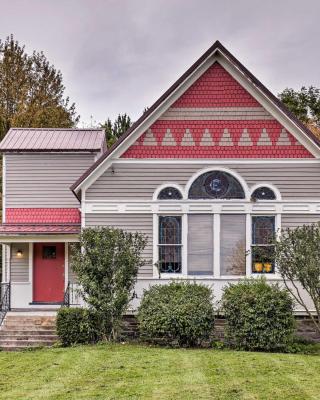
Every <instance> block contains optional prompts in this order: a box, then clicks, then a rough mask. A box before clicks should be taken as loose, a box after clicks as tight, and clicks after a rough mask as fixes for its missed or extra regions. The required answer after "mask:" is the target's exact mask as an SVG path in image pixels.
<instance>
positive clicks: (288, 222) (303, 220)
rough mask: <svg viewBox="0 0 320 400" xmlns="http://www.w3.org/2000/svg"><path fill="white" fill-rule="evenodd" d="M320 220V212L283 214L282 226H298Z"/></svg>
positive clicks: (284, 227)
mask: <svg viewBox="0 0 320 400" xmlns="http://www.w3.org/2000/svg"><path fill="white" fill-rule="evenodd" d="M316 222H320V214H311V215H310V214H304V215H303V214H282V217H281V227H282V228H283V229H286V228H296V227H297V226H302V225H309V224H313V223H316Z"/></svg>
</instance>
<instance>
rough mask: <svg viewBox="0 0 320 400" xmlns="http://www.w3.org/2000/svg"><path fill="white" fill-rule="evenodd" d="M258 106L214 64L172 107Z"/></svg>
mask: <svg viewBox="0 0 320 400" xmlns="http://www.w3.org/2000/svg"><path fill="white" fill-rule="evenodd" d="M259 106H260V104H259V103H258V102H257V101H256V100H255V99H254V98H253V97H252V96H251V95H250V94H249V93H248V92H247V91H246V90H245V89H244V88H243V87H242V86H241V85H239V83H238V82H237V81H236V80H235V79H234V78H233V77H232V76H231V75H230V74H229V73H228V72H227V71H226V70H225V69H224V68H222V67H221V65H220V64H218V63H215V64H213V66H212V67H210V68H209V69H208V70H207V71H206V72H205V73H204V74H203V75H202V77H201V78H200V79H198V80H197V81H196V82H195V83H194V84H193V85H192V86H191V87H190V88H189V89H188V90H187V91H186V92H185V93H184V94H183V95H182V96H181V97H180V98H179V99H178V100H177V101H176V102H175V103H174V104H173V106H172V107H259Z"/></svg>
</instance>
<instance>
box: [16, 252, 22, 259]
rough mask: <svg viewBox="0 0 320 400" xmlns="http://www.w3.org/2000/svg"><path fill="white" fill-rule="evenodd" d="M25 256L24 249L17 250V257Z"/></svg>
mask: <svg viewBox="0 0 320 400" xmlns="http://www.w3.org/2000/svg"><path fill="white" fill-rule="evenodd" d="M22 256H23V251H22V250H17V257H18V258H21V257H22Z"/></svg>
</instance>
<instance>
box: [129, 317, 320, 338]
mask: <svg viewBox="0 0 320 400" xmlns="http://www.w3.org/2000/svg"><path fill="white" fill-rule="evenodd" d="M296 320H297V330H296V335H297V336H298V337H300V338H302V339H305V340H307V341H309V342H313V343H320V334H319V333H318V332H317V331H316V329H315V327H314V325H313V322H312V321H311V320H310V319H309V318H307V317H297V318H296ZM224 324H225V319H224V318H216V320H215V327H214V337H215V339H216V340H219V341H223V338H224ZM122 338H123V339H124V340H136V339H138V338H139V327H138V322H137V319H136V317H135V316H134V315H126V316H125V317H124V319H123V329H122Z"/></svg>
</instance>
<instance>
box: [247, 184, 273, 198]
mask: <svg viewBox="0 0 320 400" xmlns="http://www.w3.org/2000/svg"><path fill="white" fill-rule="evenodd" d="M251 198H252V199H253V200H276V195H275V193H274V191H273V190H272V189H270V188H268V187H266V186H261V187H259V188H257V189H256V190H255V191H254V192H253V193H252V196H251Z"/></svg>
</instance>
